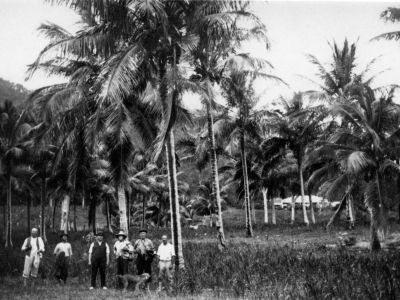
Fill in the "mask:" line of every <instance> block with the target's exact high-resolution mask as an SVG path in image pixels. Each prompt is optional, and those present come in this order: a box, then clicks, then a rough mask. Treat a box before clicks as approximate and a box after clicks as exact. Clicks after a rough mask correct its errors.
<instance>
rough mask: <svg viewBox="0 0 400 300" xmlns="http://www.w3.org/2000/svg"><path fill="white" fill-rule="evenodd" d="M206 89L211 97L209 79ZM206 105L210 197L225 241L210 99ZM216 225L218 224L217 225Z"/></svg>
mask: <svg viewBox="0 0 400 300" xmlns="http://www.w3.org/2000/svg"><path fill="white" fill-rule="evenodd" d="M206 80H207V81H206V84H207V89H208V94H209V97H211V95H212V93H211V91H210V90H211V84H210V81H209V79H208V78H207V79H206ZM205 103H206V107H207V125H208V139H209V143H210V145H209V146H210V157H211V159H210V163H211V176H212V185H211V198H212V201H213V200H216V203H217V207H218V225H219V232H220V234H221V239H222V242H224V241H225V231H224V224H223V220H222V205H221V194H220V187H219V176H218V158H217V153H216V150H215V136H214V127H213V125H214V120H213V114H212V111H211V99H207V100H206V101H205ZM217 227H218V226H217Z"/></svg>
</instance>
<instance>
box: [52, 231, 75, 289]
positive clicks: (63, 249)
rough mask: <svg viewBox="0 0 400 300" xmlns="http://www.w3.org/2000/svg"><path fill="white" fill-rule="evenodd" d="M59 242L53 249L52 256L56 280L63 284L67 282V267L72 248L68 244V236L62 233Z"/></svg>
mask: <svg viewBox="0 0 400 300" xmlns="http://www.w3.org/2000/svg"><path fill="white" fill-rule="evenodd" d="M60 238H61V242H60V243H58V244H57V246H56V248H54V255H55V256H56V275H55V276H56V278H57V280H58V282H60V281H61V280H62V281H63V282H64V284H65V283H66V282H67V277H68V266H69V264H70V263H71V257H72V248H71V244H70V243H68V234H66V233H62V234H61V235H60Z"/></svg>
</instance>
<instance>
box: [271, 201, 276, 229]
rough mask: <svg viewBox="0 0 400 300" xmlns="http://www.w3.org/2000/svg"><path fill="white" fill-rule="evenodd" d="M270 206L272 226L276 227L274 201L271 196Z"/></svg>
mask: <svg viewBox="0 0 400 300" xmlns="http://www.w3.org/2000/svg"><path fill="white" fill-rule="evenodd" d="M271 205H272V224H274V225H276V209H275V199H274V197H273V196H272V195H271Z"/></svg>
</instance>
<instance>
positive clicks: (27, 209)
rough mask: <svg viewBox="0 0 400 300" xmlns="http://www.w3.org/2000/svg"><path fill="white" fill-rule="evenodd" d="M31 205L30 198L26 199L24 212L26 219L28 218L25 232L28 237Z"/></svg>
mask: <svg viewBox="0 0 400 300" xmlns="http://www.w3.org/2000/svg"><path fill="white" fill-rule="evenodd" d="M31 204H32V199H31V197H30V196H28V199H27V201H26V212H27V216H26V217H27V218H28V221H27V228H26V229H27V230H26V231H27V234H28V236H30V234H31Z"/></svg>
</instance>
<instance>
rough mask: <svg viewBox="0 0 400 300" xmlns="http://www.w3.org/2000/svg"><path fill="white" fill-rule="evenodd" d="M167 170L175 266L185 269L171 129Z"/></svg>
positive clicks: (168, 141)
mask: <svg viewBox="0 0 400 300" xmlns="http://www.w3.org/2000/svg"><path fill="white" fill-rule="evenodd" d="M167 169H168V178H169V191H170V194H169V200H170V207H171V223H172V224H171V229H172V237H173V243H174V248H175V257H176V259H175V266H176V268H177V269H183V268H185V262H184V259H183V248H182V232H181V221H180V205H179V195H178V178H177V175H176V159H175V141H174V132H173V130H172V129H171V130H170V132H169V134H168V139H167Z"/></svg>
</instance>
